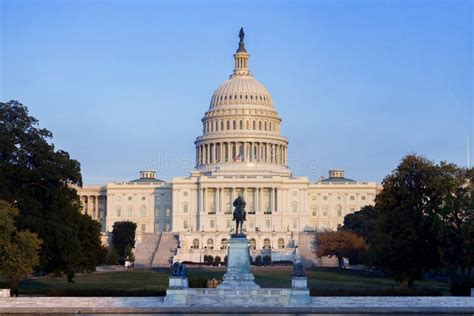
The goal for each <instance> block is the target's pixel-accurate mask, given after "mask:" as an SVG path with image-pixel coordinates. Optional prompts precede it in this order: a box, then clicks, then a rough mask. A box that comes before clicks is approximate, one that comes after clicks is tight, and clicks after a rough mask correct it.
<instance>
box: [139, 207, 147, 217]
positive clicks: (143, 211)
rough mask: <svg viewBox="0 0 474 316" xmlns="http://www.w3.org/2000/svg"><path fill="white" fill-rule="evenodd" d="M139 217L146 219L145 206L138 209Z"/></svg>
mask: <svg viewBox="0 0 474 316" xmlns="http://www.w3.org/2000/svg"><path fill="white" fill-rule="evenodd" d="M140 216H141V217H146V207H145V205H142V206H141V207H140Z"/></svg>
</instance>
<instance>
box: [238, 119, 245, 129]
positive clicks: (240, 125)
mask: <svg viewBox="0 0 474 316" xmlns="http://www.w3.org/2000/svg"><path fill="white" fill-rule="evenodd" d="M239 128H240V129H244V123H243V122H242V121H240V122H239Z"/></svg>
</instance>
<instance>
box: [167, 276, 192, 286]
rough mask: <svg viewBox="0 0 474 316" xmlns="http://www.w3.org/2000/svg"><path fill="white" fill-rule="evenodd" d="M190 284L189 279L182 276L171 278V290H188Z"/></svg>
mask: <svg viewBox="0 0 474 316" xmlns="http://www.w3.org/2000/svg"><path fill="white" fill-rule="evenodd" d="M188 287H189V282H188V278H186V277H181V276H170V282H169V288H170V289H180V288H188Z"/></svg>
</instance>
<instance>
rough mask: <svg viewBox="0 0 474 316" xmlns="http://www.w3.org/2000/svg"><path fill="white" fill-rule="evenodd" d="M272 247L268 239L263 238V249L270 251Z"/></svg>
mask: <svg viewBox="0 0 474 316" xmlns="http://www.w3.org/2000/svg"><path fill="white" fill-rule="evenodd" d="M271 247H272V246H271V243H270V239H268V238H265V239H264V240H263V249H270V248H271Z"/></svg>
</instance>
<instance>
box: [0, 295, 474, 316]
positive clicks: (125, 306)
mask: <svg viewBox="0 0 474 316" xmlns="http://www.w3.org/2000/svg"><path fill="white" fill-rule="evenodd" d="M176 312H179V313H229V312H232V313H269V314H276V313H436V314H439V313H450V314H453V313H465V314H473V313H474V297H313V299H312V304H311V305H310V306H284V307H278V306H262V305H256V306H218V305H217V304H216V305H214V306H197V305H196V306H169V305H165V304H164V302H163V297H19V298H0V313H1V314H8V313H44V314H53V313H176Z"/></svg>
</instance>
